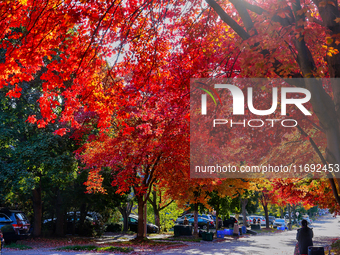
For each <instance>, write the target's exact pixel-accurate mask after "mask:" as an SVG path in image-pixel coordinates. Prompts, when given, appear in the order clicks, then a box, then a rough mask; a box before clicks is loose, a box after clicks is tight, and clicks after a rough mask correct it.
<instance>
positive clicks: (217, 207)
mask: <svg viewBox="0 0 340 255" xmlns="http://www.w3.org/2000/svg"><path fill="white" fill-rule="evenodd" d="M219 214H220V203H219V202H218V203H217V205H216V222H215V224H216V235H217V230H218V227H219V226H218V224H219V222H218V216H219Z"/></svg>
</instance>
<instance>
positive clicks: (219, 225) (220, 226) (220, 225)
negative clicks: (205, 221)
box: [212, 216, 223, 228]
mask: <svg viewBox="0 0 340 255" xmlns="http://www.w3.org/2000/svg"><path fill="white" fill-rule="evenodd" d="M212 217H213V219H214V223H215V225H216V216H212ZM222 227H223V221H222V219H221V218H220V217H218V228H222Z"/></svg>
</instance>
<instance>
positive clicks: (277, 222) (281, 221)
mask: <svg viewBox="0 0 340 255" xmlns="http://www.w3.org/2000/svg"><path fill="white" fill-rule="evenodd" d="M281 226H284V227H286V226H287V222H286V220H285V219H275V221H274V223H273V228H277V227H281Z"/></svg>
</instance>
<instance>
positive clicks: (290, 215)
mask: <svg viewBox="0 0 340 255" xmlns="http://www.w3.org/2000/svg"><path fill="white" fill-rule="evenodd" d="M288 219H289V224H290V225H292V213H291V210H290V204H288Z"/></svg>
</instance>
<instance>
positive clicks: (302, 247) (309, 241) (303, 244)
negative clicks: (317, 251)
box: [296, 220, 314, 255]
mask: <svg viewBox="0 0 340 255" xmlns="http://www.w3.org/2000/svg"><path fill="white" fill-rule="evenodd" d="M301 225H302V227H301V228H299V229H298V230H297V231H298V232H297V235H296V240H298V242H299V243H298V246H299V252H300V254H301V255H308V246H313V236H314V234H313V230H312V229H311V228H309V227H308V226H307V225H308V222H307V221H306V220H302V221H301Z"/></svg>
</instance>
